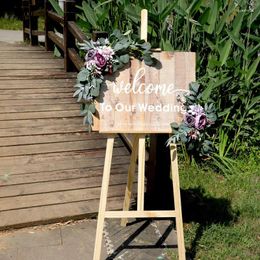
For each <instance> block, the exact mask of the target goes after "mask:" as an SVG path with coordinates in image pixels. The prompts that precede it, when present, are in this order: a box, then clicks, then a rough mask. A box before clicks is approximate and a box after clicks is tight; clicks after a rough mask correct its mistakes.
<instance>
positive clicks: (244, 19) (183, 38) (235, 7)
mask: <svg viewBox="0 0 260 260" xmlns="http://www.w3.org/2000/svg"><path fill="white" fill-rule="evenodd" d="M85 2H86V3H87V4H88V5H89V7H90V8H87V7H86V6H85V4H84V6H85V7H83V6H82V7H80V8H81V10H84V12H83V13H82V14H80V15H79V21H81V24H82V25H84V26H85V28H86V30H87V31H88V32H92V30H95V29H97V30H101V31H107V32H108V33H111V32H112V31H113V30H114V29H115V28H119V29H121V30H122V29H123V31H126V30H132V32H133V34H136V35H139V33H140V11H141V9H142V8H146V9H148V14H149V25H148V41H149V42H150V43H151V45H152V47H154V48H155V47H156V48H157V47H159V48H161V49H163V50H167V51H171V50H181V51H194V52H196V57H197V66H196V67H197V78H198V81H199V83H200V84H201V90H202V93H201V99H202V100H204V102H208V103H214V104H215V107H216V110H217V112H218V117H219V121H218V122H217V125H216V126H217V127H218V128H219V129H220V130H219V132H217V133H216V135H215V136H214V137H212V140H211V141H212V142H214V146H215V147H216V148H217V149H220V150H221V149H223V147H224V149H226V150H225V151H224V152H223V151H218V152H217V154H218V156H219V157H221V158H224V157H230V156H237V155H238V154H239V153H241V152H243V151H245V150H247V149H248V148H249V147H250V146H254V145H257V144H258V143H259V141H260V138H259V136H260V134H259V129H260V123H259V122H260V120H259V118H260V110H259V107H260V106H259V102H260V95H259V78H260V75H259V63H260V57H259V48H260V36H259V20H260V16H259V14H260V2H259V1H246V0H224V1H220V0H208V1H204V0H193V1H188V0H160V1H155V0H131V1H127V0H114V1H112V0H108V1H105V0H100V1H98V2H94V1H90V0H88V1H85ZM89 9H91V10H92V14H91V12H88V11H89ZM90 17H91V18H90ZM91 19H92V20H93V19H94V20H95V24H94V23H93V21H91ZM223 133H225V134H224V135H223ZM222 138H225V139H224V140H222ZM226 138H227V140H226ZM223 144H225V145H224V146H223ZM220 146H221V147H222V148H220ZM221 153H222V154H223V153H224V154H225V156H224V155H223V156H222V155H221ZM218 160H219V159H218ZM224 160H225V159H224Z"/></svg>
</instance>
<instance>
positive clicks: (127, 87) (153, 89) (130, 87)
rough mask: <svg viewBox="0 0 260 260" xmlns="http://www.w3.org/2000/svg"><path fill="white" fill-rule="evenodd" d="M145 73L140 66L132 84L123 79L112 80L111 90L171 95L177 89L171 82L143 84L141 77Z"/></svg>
mask: <svg viewBox="0 0 260 260" xmlns="http://www.w3.org/2000/svg"><path fill="white" fill-rule="evenodd" d="M144 75H145V68H140V69H138V71H137V72H136V74H135V76H134V79H133V84H131V83H126V84H125V82H124V81H121V82H120V83H119V84H116V83H115V82H112V83H111V85H112V87H113V91H114V93H115V94H120V93H125V94H130V93H131V92H132V93H133V94H152V93H154V94H160V95H162V96H166V95H172V94H174V93H175V92H177V91H179V90H178V89H176V88H175V85H174V83H171V84H153V83H149V84H145V83H144V82H142V78H143V77H144ZM111 85H110V86H111Z"/></svg>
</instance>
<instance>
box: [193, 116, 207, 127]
mask: <svg viewBox="0 0 260 260" xmlns="http://www.w3.org/2000/svg"><path fill="white" fill-rule="evenodd" d="M206 124H207V117H206V115H205V114H201V115H197V116H196V117H195V128H196V129H198V130H202V129H204V128H205V127H206Z"/></svg>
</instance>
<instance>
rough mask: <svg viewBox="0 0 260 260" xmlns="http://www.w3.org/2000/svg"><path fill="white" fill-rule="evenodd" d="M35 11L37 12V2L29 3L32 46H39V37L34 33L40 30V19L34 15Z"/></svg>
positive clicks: (32, 0) (33, 0)
mask: <svg viewBox="0 0 260 260" xmlns="http://www.w3.org/2000/svg"><path fill="white" fill-rule="evenodd" d="M33 10H36V2H35V0H31V1H29V28H30V43H31V45H38V35H33V31H37V30H38V17H36V16H34V15H33Z"/></svg>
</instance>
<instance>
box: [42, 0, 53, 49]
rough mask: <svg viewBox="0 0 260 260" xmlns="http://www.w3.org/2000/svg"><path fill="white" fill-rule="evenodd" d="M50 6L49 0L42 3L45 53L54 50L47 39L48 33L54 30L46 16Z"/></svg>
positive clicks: (51, 43)
mask: <svg viewBox="0 0 260 260" xmlns="http://www.w3.org/2000/svg"><path fill="white" fill-rule="evenodd" d="M49 7H50V4H49V0H45V1H44V16H45V50H46V51H53V50H54V44H53V42H52V41H51V40H50V39H49V37H48V32H49V31H53V30H54V26H53V24H52V21H51V20H50V19H49V16H48V10H49Z"/></svg>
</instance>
